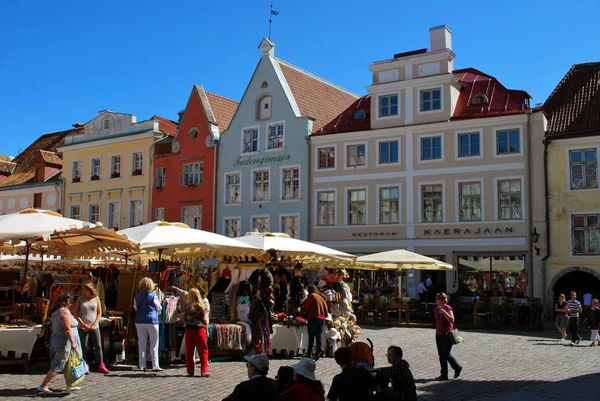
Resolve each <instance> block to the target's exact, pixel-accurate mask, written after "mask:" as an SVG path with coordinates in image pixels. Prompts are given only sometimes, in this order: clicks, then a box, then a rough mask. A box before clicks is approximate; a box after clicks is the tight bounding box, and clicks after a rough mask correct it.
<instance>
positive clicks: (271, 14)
mask: <svg viewBox="0 0 600 401" xmlns="http://www.w3.org/2000/svg"><path fill="white" fill-rule="evenodd" d="M273 15H279V13H278V12H277V11H275V10H273V3H271V12H270V13H269V40H271V25H273V17H272V16H273Z"/></svg>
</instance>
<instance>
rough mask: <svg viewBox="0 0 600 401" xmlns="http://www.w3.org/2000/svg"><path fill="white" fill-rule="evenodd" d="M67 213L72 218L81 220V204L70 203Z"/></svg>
mask: <svg viewBox="0 0 600 401" xmlns="http://www.w3.org/2000/svg"><path fill="white" fill-rule="evenodd" d="M69 215H70V216H71V218H72V219H75V220H81V206H80V205H71V207H70V210H69Z"/></svg>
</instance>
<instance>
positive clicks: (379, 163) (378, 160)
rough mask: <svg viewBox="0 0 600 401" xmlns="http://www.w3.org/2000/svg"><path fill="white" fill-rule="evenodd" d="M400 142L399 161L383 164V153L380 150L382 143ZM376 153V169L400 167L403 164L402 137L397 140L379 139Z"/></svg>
mask: <svg viewBox="0 0 600 401" xmlns="http://www.w3.org/2000/svg"><path fill="white" fill-rule="evenodd" d="M394 141H396V142H398V161H397V162H390V163H381V161H380V160H381V158H380V156H381V155H380V152H381V148H380V143H382V142H394ZM375 152H376V163H375V166H376V167H382V166H399V165H401V164H402V139H401V138H400V137H397V138H382V139H378V140H377V149H376V150H375Z"/></svg>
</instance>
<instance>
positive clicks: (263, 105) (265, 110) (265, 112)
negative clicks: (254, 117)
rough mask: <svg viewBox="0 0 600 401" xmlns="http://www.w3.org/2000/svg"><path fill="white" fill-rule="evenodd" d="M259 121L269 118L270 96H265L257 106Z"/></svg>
mask: <svg viewBox="0 0 600 401" xmlns="http://www.w3.org/2000/svg"><path fill="white" fill-rule="evenodd" d="M258 118H259V120H267V119H269V118H271V96H265V97H263V98H262V99H261V100H260V103H259V104H258Z"/></svg>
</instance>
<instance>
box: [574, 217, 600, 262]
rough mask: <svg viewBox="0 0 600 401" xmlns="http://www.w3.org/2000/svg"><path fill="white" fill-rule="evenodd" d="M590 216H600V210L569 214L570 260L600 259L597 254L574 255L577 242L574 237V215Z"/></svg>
mask: <svg viewBox="0 0 600 401" xmlns="http://www.w3.org/2000/svg"><path fill="white" fill-rule="evenodd" d="M580 214H583V215H590V214H598V215H600V210H583V211H573V212H569V258H570V259H588V260H589V259H590V258H598V257H600V256H599V255H597V254H589V255H582V254H574V253H573V241H574V240H575V236H574V235H573V216H574V215H580Z"/></svg>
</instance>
